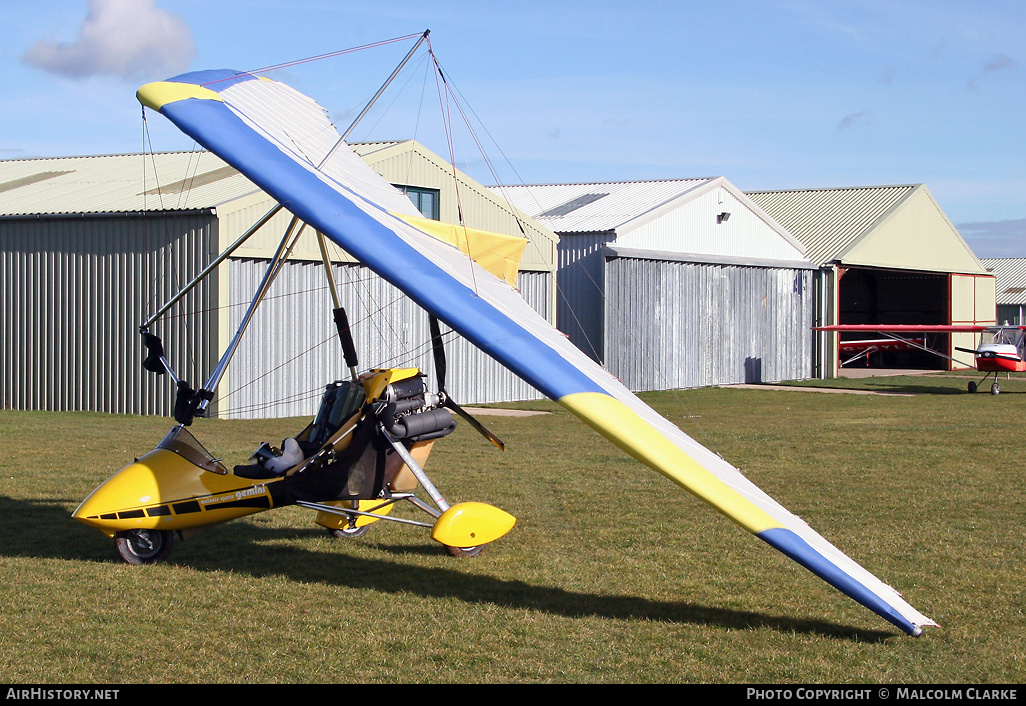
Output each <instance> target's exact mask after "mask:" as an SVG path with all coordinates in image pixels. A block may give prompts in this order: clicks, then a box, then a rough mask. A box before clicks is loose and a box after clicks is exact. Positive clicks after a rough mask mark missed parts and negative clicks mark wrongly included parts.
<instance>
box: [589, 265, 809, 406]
mask: <svg viewBox="0 0 1026 706" xmlns="http://www.w3.org/2000/svg"><path fill="white" fill-rule="evenodd" d="M812 278H813V270H808V269H790V268H767V267H749V266H735V265H719V264H701V263H693V262H677V261H665V260H645V259H635V258H629V257H618V258H613V259H610V260H608V261H607V263H606V361H605V364H606V368H608V369H609V371H610V372H612V373H613V374H614V375H616V376H617V377H619V378H620V379H621V380H622V381H623V382H624V384H625V385H627V387H629V388H630V389H632V390H666V389H674V388H687V387H700V386H705V385H720V384H734V383H744V382H772V381H778V380H788V379H801V378H808V377H809V376H810V375H811V368H812V339H813V336H812V331H811V327H812V325H813V316H814V311H815V300H814V295H813V287H812Z"/></svg>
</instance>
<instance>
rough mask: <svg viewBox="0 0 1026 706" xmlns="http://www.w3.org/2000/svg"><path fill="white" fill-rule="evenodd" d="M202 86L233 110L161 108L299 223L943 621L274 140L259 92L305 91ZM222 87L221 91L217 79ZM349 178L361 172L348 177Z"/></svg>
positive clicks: (194, 105) (818, 552) (845, 583)
mask: <svg viewBox="0 0 1026 706" xmlns="http://www.w3.org/2000/svg"><path fill="white" fill-rule="evenodd" d="M218 76H220V77H221V78H217V77H218ZM197 77H202V78H203V79H205V80H206V81H207V83H206V85H208V86H211V87H212V88H213V89H214V90H216V91H217V93H218V94H219V96H220V98H221V100H207V99H204V98H202V97H199V98H197V97H187V98H184V99H182V100H179V101H172V102H168V103H165V104H163V105H162V106H161V109H160V110H161V112H162V113H163V114H164V115H166V116H167V117H168V118H169V119H171V120H172V122H174V123H175V124H176V125H178V127H180V128H181V129H182V130H183V131H184V132H186V133H187V134H188V135H190V136H191V137H193V139H195V140H196V141H197V142H198V143H199V144H201V145H203V146H204V147H206V148H207V149H209V150H211V151H212V152H214V153H215V154H217V155H218V156H220V157H221V158H222V159H223V160H225V161H226V162H227V163H228V164H230V165H232V166H233V167H235V168H236V169H238V170H239V171H240V172H242V173H243V174H245V175H246V176H247V177H249V178H250V179H251V180H252V181H253V182H254V183H255V184H256V185H257V186H259V187H260V188H261V189H263V190H264V191H265V192H266V193H267V194H268V195H269V196H271V197H272V198H274V199H276V200H277V201H278V202H279V203H281V204H282V205H283V206H285V208H287V209H288V210H290V211H291V212H292V213H293V214H294V215H296V216H297V217H298V218H300V219H302V220H303V221H305V222H306V223H308V224H309V225H311V226H312V227H314V228H316V229H317V230H319V231H321V232H322V233H324V235H325V236H326V237H328V238H329V239H331V240H332V241H334V242H335V243H337V244H338V245H339V246H340V247H342V248H343V249H344V250H345V251H346V252H348V253H350V254H351V255H353V256H354V257H355V258H356V259H357V260H359V261H360V262H361V263H362V264H363V265H365V266H366V267H368V268H369V269H371V270H373V271H374V272H376V273H377V274H378V275H379V276H381V277H382V278H384V279H385V280H387V281H389V282H390V283H392V284H393V285H395V286H396V287H398V288H399V289H401V290H402V291H404V292H405V293H406V294H407V295H408V296H410V298H411V299H413V300H414V301H415V302H416V303H417V304H418V305H419V306H421V307H422V308H424V309H425V310H426V311H428V312H429V313H431V314H433V315H434V316H436V317H437V318H438V319H440V320H442V321H444V322H446V324H448V325H449V326H450V327H451V328H453V329H454V330H455V331H457V332H458V333H460V334H461V335H462V336H464V337H465V338H467V339H468V340H470V341H471V342H472V343H474V344H475V345H476V346H478V347H479V348H480V349H482V350H483V351H484V352H486V353H487V354H489V355H491V356H492V357H493V358H495V359H496V360H498V361H499V362H500V363H502V364H503V365H505V366H506V367H507V368H509V369H510V370H511V371H513V372H514V373H516V374H517V375H519V376H520V377H521V378H523V379H524V380H526V381H527V382H528V383H530V384H531V385H533V386H534V387H536V388H537V389H539V390H540V391H541V392H542V393H543V394H545V395H547V396H548V397H550V398H551V399H554V400H556V401H558V402H559V403H560V404H562V405H563V406H564V407H566V408H567V409H569V410H570V411H571V412H573V413H574V414H575V415H577V416H578V417H580V418H581V419H582V420H584V421H585V422H586V423H588V424H589V425H590V426H592V427H593V428H595V429H596V430H597V431H599V432H600V433H601V434H602V435H603V436H605V437H606V438H608V439H610V440H611V441H612V442H613V443H615V444H617V445H618V446H620V447H621V448H623V449H624V450H625V451H627V452H628V453H630V454H631V455H632V456H634V457H635V458H637V459H638V460H640V461H642V462H643V463H645V464H647V465H648V466H650V467H651V468H653V469H654V470H656V471H658V472H659V473H661V474H662V475H664V476H666V477H667V478H669V479H671V480H672V481H673V482H675V483H677V484H678V485H680V486H682V487H684V488H686V489H687V490H689V491H690V492H692V493H694V494H695V495H697V496H698V497H700V498H702V499H703V500H705V501H706V502H708V503H709V504H711V505H712V506H713V507H715V508H716V509H717V510H719V511H720V512H722V513H723V514H724V515H726V516H727V517H729V518H730V519H731V520H733V521H734V522H736V523H737V524H739V525H740V526H742V527H744V528H745V529H746V530H748V531H750V532H752V533H753V534H756V535H757V536H759V537H761V538H762V539H764V540H765V541H766V542H767V543H769V544H770V545H771V546H774V547H775V548H777V549H778V550H780V551H782V552H784V553H785V554H787V555H788V556H790V557H792V558H794V559H795V560H796V561H799V563H802V565H804V566H806V567H807V568H810V570H812V571H813V572H814V573H816V574H817V575H819V576H821V577H822V578H824V579H825V580H827V581H828V582H829V583H831V584H832V585H834V586H835V587H837V588H839V589H840V590H841V591H843V592H844V593H846V594H847V595H849V596H851V597H852V598H854V599H855V600H857V601H859V602H860V603H862V604H863V605H866V606H867V607H869V608H870V609H871V610H874V611H875V612H877V613H879V614H880V615H881V616H882V617H884V618H886V619H887V620H889V621H891V622H892V623H894V624H895V625H898V626H899V627H901V628H902V629H903V630H906V631H909V632H914V631H915V630H916V629H918V627H919V626H922V625H932V624H934V623H933V622H932V621H930V620H929V618H926V617H925V616H923V615H921V614H920V613H918V611H916V610H915V609H914V608H912V607H911V606H909V605H908V604H907V603H905V602H904V601H903V600H902V599H901V598H900V597H899V596H898V595H897V593H896V592H894V591H893V589H890V588H889V587H887V586H886V585H885V584H882V582H879V580H878V579H875V577H873V576H872V575H871V574H869V573H868V572H866V571H865V570H864V569H862V568H861V567H859V566H858V565H857V564H855V562H853V561H851V560H850V559H849V558H848V557H846V556H845V555H843V554H842V553H841V552H839V551H838V550H836V548H834V547H833V546H832V545H830V544H829V542H827V541H826V540H824V539H823V538H822V537H820V536H819V535H818V534H816V533H815V532H813V531H812V530H811V529H809V528H808V526H807V525H805V524H804V523H803V522H802V521H801V520H800V519H798V518H797V517H795V516H794V515H792V514H791V513H789V512H788V511H787V510H786V509H784V508H783V507H782V506H780V505H779V504H778V503H776V502H775V501H774V500H773V499H772V498H770V497H769V496H768V495H766V494H765V493H763V492H762V491H761V490H760V489H758V488H757V487H756V486H755V485H754V484H752V483H751V482H750V481H748V480H747V479H746V478H745V477H744V476H743V475H742V474H741V473H740V471H738V470H737V469H736V468H734V467H733V466H731V465H730V464H729V463H727V462H726V461H723V460H722V459H720V458H719V457H718V456H716V455H715V454H713V453H712V452H710V451H709V450H708V449H706V448H704V447H703V446H701V445H700V444H697V443H696V442H694V441H693V440H692V439H690V437H688V436H687V435H686V434H684V433H683V432H682V431H680V430H679V429H677V427H675V426H673V425H672V424H671V423H670V422H668V421H667V420H665V419H664V418H662V417H661V416H659V415H658V414H656V413H655V412H654V411H653V410H652V409H651V408H649V407H648V406H647V405H645V404H644V403H643V402H641V401H640V400H639V399H638V398H637V397H636V396H634V395H633V394H632V393H630V392H629V391H628V390H627V389H626V388H625V387H623V385H621V384H620V383H619V382H618V381H617V380H615V379H614V378H613V377H612V376H611V375H609V374H608V372H606V371H605V370H603V369H602V368H601V367H600V366H598V365H597V364H595V363H594V362H592V361H591V360H590V359H588V358H587V356H585V355H584V354H583V353H581V352H580V351H578V350H577V349H576V348H574V347H573V346H572V345H571V344H570V343H569V342H568V341H567V340H566V338H565V337H564V336H562V334H560V333H559V332H558V331H556V330H555V329H553V328H552V327H551V326H550V325H549V324H548V322H546V321H545V320H544V319H543V318H542V317H541V316H539V315H538V314H536V313H535V312H534V311H533V310H531V309H530V307H529V306H527V304H526V303H525V302H524V301H523V299H522V298H520V297H519V295H518V294H517V293H516V292H515V291H514V290H513V289H512V288H511V287H510V286H509V285H508V284H507V283H506V282H504V281H502V280H500V279H498V278H497V277H495V276H493V275H491V274H490V273H488V272H486V271H485V270H484V269H482V268H481V267H480V266H479V265H477V264H475V263H474V262H473V261H471V260H470V259H469V258H467V257H466V256H465V255H464V254H463V253H461V252H460V251H459V250H458V249H457V248H456V247H454V246H452V245H450V244H448V243H445V242H442V241H440V240H438V238H436V237H435V236H433V235H430V234H429V233H427V232H425V231H424V230H421V229H419V228H417V227H416V226H415V225H413V224H411V223H409V222H406V221H405V220H403V219H401V218H400V217H398V216H396V215H392V211H393V209H392V208H390V207H384V206H382V205H380V204H379V203H378V202H377V201H376V200H375V199H374V198H371V197H368V196H367V195H366V194H365V193H363V191H362V187H361V185H362V184H370V186H369V187H368V188H369V189H370V190H371V191H370V192H369V193H371V194H375V195H377V194H384V195H385V196H384V198H386V199H389V200H390V199H391V195H389V194H388V192H387V189H383V188H381V185H378V184H375V183H373V182H374V179H375V178H377V181H379V182H381V183H382V184H384V180H382V179H380V177H376V175H374V174H373V173H372V172H370V169H369V167H366V165H365V164H363V163H362V162H359V158H355V161H353V159H351V158H352V157H354V156H355V155H353V154H352V152H351V151H348V152H349V154H348V155H344V156H342V157H340V159H345V160H348V161H347V162H346V163H345V164H344V165H340V164H338V163H335V162H331V163H329V164H328V165H326V168H325V170H323V171H322V170H318V169H316V168H315V167H316V166H319V165H318V164H317V162H318V160H317V152H318V150H321V149H323V148H324V145H325V144H330V142H328V141H325V139H324V137H325V136H323V135H317V136H316V139H313V140H311V142H310V143H304V144H302V145H297V144H289V145H283V144H280V143H279V142H278V141H276V138H275V137H274V135H275V134H278V133H281V134H287V131H285V130H282V129H281V128H280V127H279V126H275V125H272V126H270V127H269V128H267V129H266V130H265V129H264V128H263V127H262V126H261V125H260V124H259V121H257V120H256V118H255V117H251V116H246V115H245V114H244V113H245V106H246V103H247V101H251V100H254V97H255V94H257V93H260V92H261V91H264V90H267V91H268V92H269V93H268V95H269V99H268V100H270V101H286V100H292V99H293V95H292V93H294V92H292V93H289V92H286V91H284V90H283V89H278V88H275V86H278V84H274V82H265V81H260V82H258V83H256V84H254V83H251V80H253V77H247V75H239V74H237V73H235V72H201V74H189V75H187V76H185V77H180V78H179V79H172V81H175V80H180V81H182V82H184V83H193V82H196V81H197V80H198V78H197ZM215 79H216V80H217V81H220V83H217V84H212V83H209V81H211V80H215ZM289 91H291V89H289ZM295 95H296V96H300V95H301V94H295ZM302 99H304V100H305V102H302V101H299V99H296V101H297V102H296V103H295V104H292V103H289V104H287V105H284V106H282V110H281V111H280V112H281V114H283V115H286V114H288V112H289V110H292V111H300V110H313V108H311V107H310V106H311V105H312V106H316V104H313V103H312V101H310V99H308V98H306V97H305V96H302ZM240 106H242V107H240ZM258 108H259V109H258V110H256V111H255V112H254V115H257V114H259V116H260V120H269V119H273V117H267V116H274V115H276V112H275V111H276V110H277V109H278V108H279V106H278V105H277V103H276V102H275V104H274V105H272V106H271V109H267V110H265V109H264V107H262V106H260V107H258ZM240 111H242V112H241V113H240ZM306 117H310V116H306ZM335 136H336V137H337V134H336V135H335ZM339 152H340V153H341V152H343V150H340V151H339ZM360 165H362V166H360ZM345 169H348V170H350V171H351V172H352V173H349V172H345V173H342V172H343V171H344V170H345ZM332 170H334V171H332ZM385 186H387V184H385ZM404 198H405V197H404ZM895 616H898V617H897V618H895Z"/></svg>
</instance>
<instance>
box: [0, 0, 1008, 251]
mask: <svg viewBox="0 0 1026 706" xmlns="http://www.w3.org/2000/svg"><path fill="white" fill-rule="evenodd" d="M0 8H2V10H3V12H2V13H0V32H2V36H3V37H4V41H3V45H2V48H0V62H2V64H3V66H2V68H3V73H2V75H3V77H4V78H3V87H4V90H3V91H2V93H0V158H2V159H22V158H30V157H46V156H64V155H80V154H107V153H124V152H138V151H141V150H142V149H143V148H144V145H145V143H146V140H147V138H146V137H144V135H145V133H144V128H143V121H142V119H141V114H142V113H141V109H140V107H139V105H138V103H137V102H136V100H135V97H134V93H135V89H136V88H137V87H138V86H139V85H141V84H142V83H145V82H148V81H153V80H160V79H163V78H167V77H170V76H173V75H175V74H178V73H182V72H184V71H189V70H196V69H208V68H232V69H240V70H256V69H261V68H264V67H268V66H275V65H278V64H282V63H285V62H290V61H293V60H297V59H302V58H305V57H311V56H318V55H322V54H326V53H331V52H335V51H338V50H342V49H347V48H350V47H355V46H360V45H363V44H367V43H371V42H377V41H380V40H385V39H391V38H395V37H401V36H405V35H409V34H415V33H419V32H422V31H423V30H425V29H430V30H431V45H432V48H433V50H434V53H435V55H436V56H437V58H438V60H439V62H440V63H441V66H442V68H443V69H444V71H445V72H446V75H447V76H448V78H449V80H450V81H451V85H453V86H454V87H455V88H456V89H457V90H458V91H459V93H460V95H461V96H462V99H463V101H464V110H465V111H466V112H467V113H468V114H470V115H472V116H473V119H474V125H475V134H476V135H477V139H478V140H479V141H480V142H481V143H482V144H483V146H484V150H485V152H486V153H487V156H488V157H489V159H490V163H491V164H492V169H494V172H490V171H488V170H487V169H485V167H484V164H485V162H484V160H482V159H480V158H479V154H480V152H479V151H478V148H477V146H476V144H475V143H474V141H473V139H472V137H471V136H470V134H469V133H466V135H464V136H461V133H460V132H459V131H457V132H456V137H455V144H456V151H455V161H456V162H457V163H459V164H460V165H461V166H464V167H465V168H467V169H468V170H469V171H470V172H471V173H472V174H473V176H475V177H476V178H477V179H479V180H480V181H482V182H484V183H493V182H494V180H495V178H497V179H498V180H500V181H503V182H506V183H554V182H589V181H617V180H645V179H663V178H691V177H706V176H724V177H726V178H727V179H729V180H730V181H732V182H733V183H734V184H736V185H737V186H738V187H740V188H741V189H744V190H761V189H791V188H819V187H839V186H866V185H879V184H905V183H925V184H926V185H927V187H928V188H929V189H930V191H931V192H932V193H933V194H934V196H935V197H936V198H937V200H938V202H939V203H940V205H941V207H942V208H943V209H944V211H945V213H946V214H947V216H948V217H949V218H950V219H951V220H952V222H953V223H955V225H956V226H958V227H959V230H960V231H961V232H962V234H963V236H965V238H966V240H967V241H969V243H970V245H971V246H972V247H973V249H974V251H975V252H976V254H977V255H979V256H980V257H1026V130H1024V127H1026V51H1024V50H1023V49H1022V47H1023V46H1024V42H1023V37H1024V36H1026V3H1022V2H1020V1H1017V0H1010V1H1003V0H991V1H989V2H985V3H983V2H981V3H967V2H964V1H962V2H956V1H947V0H934V1H932V2H927V1H920V0H904V1H903V2H893V0H886V1H878V0H862V1H859V2H834V1H832V0H765V1H763V2H754V1H741V0H720V1H719V2H716V3H710V2H691V1H689V0H677V1H664V0H652V1H645V0H636V2H633V3H624V2H622V1H620V0H617V1H606V0H590V1H589V2H582V1H578V0H549V1H548V2H535V1H534V0H518V1H517V2H510V3H499V2H490V1H488V0H477V1H476V2H466V1H464V0H449V1H447V2H442V3H428V2H423V1H422V0H421V1H419V2H417V1H410V0H389V2H378V3H374V2H368V1H367V0H363V1H361V2H351V1H350V0H316V1H314V0H280V1H279V0H246V1H242V0H202V1H201V0H44V2H38V3H27V2H22V1H21V0H0ZM411 45H412V41H409V42H406V43H396V44H390V45H386V46H384V47H381V48H377V49H373V50H366V51H362V52H359V53H358V54H346V55H343V56H340V57H336V58H332V59H324V60H320V61H316V62H309V63H303V64H298V65H294V66H290V67H288V68H286V69H282V70H279V71H275V72H273V73H271V74H269V75H272V76H273V77H275V78H278V79H280V80H283V81H285V82H287V83H290V84H292V85H294V86H295V87H296V88H298V89H300V90H302V91H303V92H305V93H307V94H309V95H311V96H312V97H314V98H315V99H317V100H318V101H319V102H320V103H321V104H322V105H324V106H325V107H326V108H327V109H328V111H329V113H330V114H331V115H332V116H333V117H334V118H335V119H336V120H337V121H338V123H339V125H340V127H345V126H347V125H348V122H349V120H350V119H351V116H354V115H355V112H356V111H358V110H359V108H360V107H361V106H362V105H363V103H364V102H365V101H366V100H367V99H368V98H369V97H370V96H371V95H372V94H373V92H374V90H375V89H376V88H377V86H378V85H379V84H380V83H381V82H382V81H383V80H384V79H385V78H386V77H387V76H388V74H389V73H390V72H391V70H392V68H393V67H394V66H395V64H396V63H397V62H398V60H399V59H400V58H402V56H403V55H404V54H405V53H406V51H407V49H408V48H409V47H410V46H411ZM425 66H426V65H425V64H424V63H423V62H422V61H417V62H414V63H413V64H412V65H411V68H410V71H409V72H408V73H407V74H406V75H404V76H403V78H402V79H401V80H400V81H398V82H397V83H396V89H395V90H394V91H393V92H392V93H390V94H389V97H388V98H386V99H385V100H383V101H382V106H383V107H388V108H389V110H388V111H387V113H385V114H384V115H383V116H382V115H378V114H377V113H375V114H373V115H372V116H370V117H369V118H368V119H365V120H364V121H363V123H361V126H360V128H359V129H358V130H357V131H356V132H354V136H353V137H354V139H396V138H407V137H416V138H417V139H419V140H420V141H421V142H423V143H424V144H426V145H427V146H429V147H430V148H431V149H433V150H435V151H436V152H438V153H439V154H440V155H442V156H443V157H446V158H448V157H449V148H448V146H447V144H446V141H445V139H444V137H443V136H442V135H443V133H442V132H441V131H440V130H439V129H438V128H437V125H438V122H439V120H438V115H439V114H440V110H439V107H438V105H439V101H438V97H437V91H436V86H435V82H434V79H433V78H431V77H430V76H428V74H427V73H426V71H425ZM422 96H423V99H422ZM419 106H423V109H421V108H420V107H419ZM432 115H433V116H434V122H433V123H432V120H431V118H430V117H429V116H432ZM146 126H147V129H148V140H149V141H150V142H151V143H152V145H153V147H154V149H157V150H175V149H191V148H192V147H193V145H192V144H191V143H189V142H187V141H186V140H185V139H184V138H182V137H180V136H178V135H177V134H175V132H174V130H173V128H170V127H169V126H167V124H166V122H164V121H163V119H162V118H161V117H160V116H159V115H153V114H149V115H147V120H146ZM493 173H494V174H495V175H496V176H495V177H493V176H492V174H493Z"/></svg>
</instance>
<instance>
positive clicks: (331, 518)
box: [314, 500, 395, 530]
mask: <svg viewBox="0 0 1026 706" xmlns="http://www.w3.org/2000/svg"><path fill="white" fill-rule="evenodd" d="M324 504H325V505H336V506H338V507H341V508H349V509H353V510H359V511H361V512H373V513H374V514H376V515H387V514H389V513H390V512H392V508H393V507H395V504H394V503H388V502H385V501H383V500H335V501H331V502H327V503H324ZM379 519H381V518H378V517H371V516H369V515H357V516H356V521H355V523H354V524H355V525H356V526H357V527H364V526H366V525H369V524H371V523H373V522H377V521H378V520H379ZM314 522H316V523H317V524H319V525H320V526H321V527H327V528H328V529H330V530H341V529H345V528H346V527H348V526H349V518H348V517H345V516H343V515H336V514H335V513H333V512H324V511H321V512H318V513H317V517H316V518H315V519H314Z"/></svg>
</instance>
